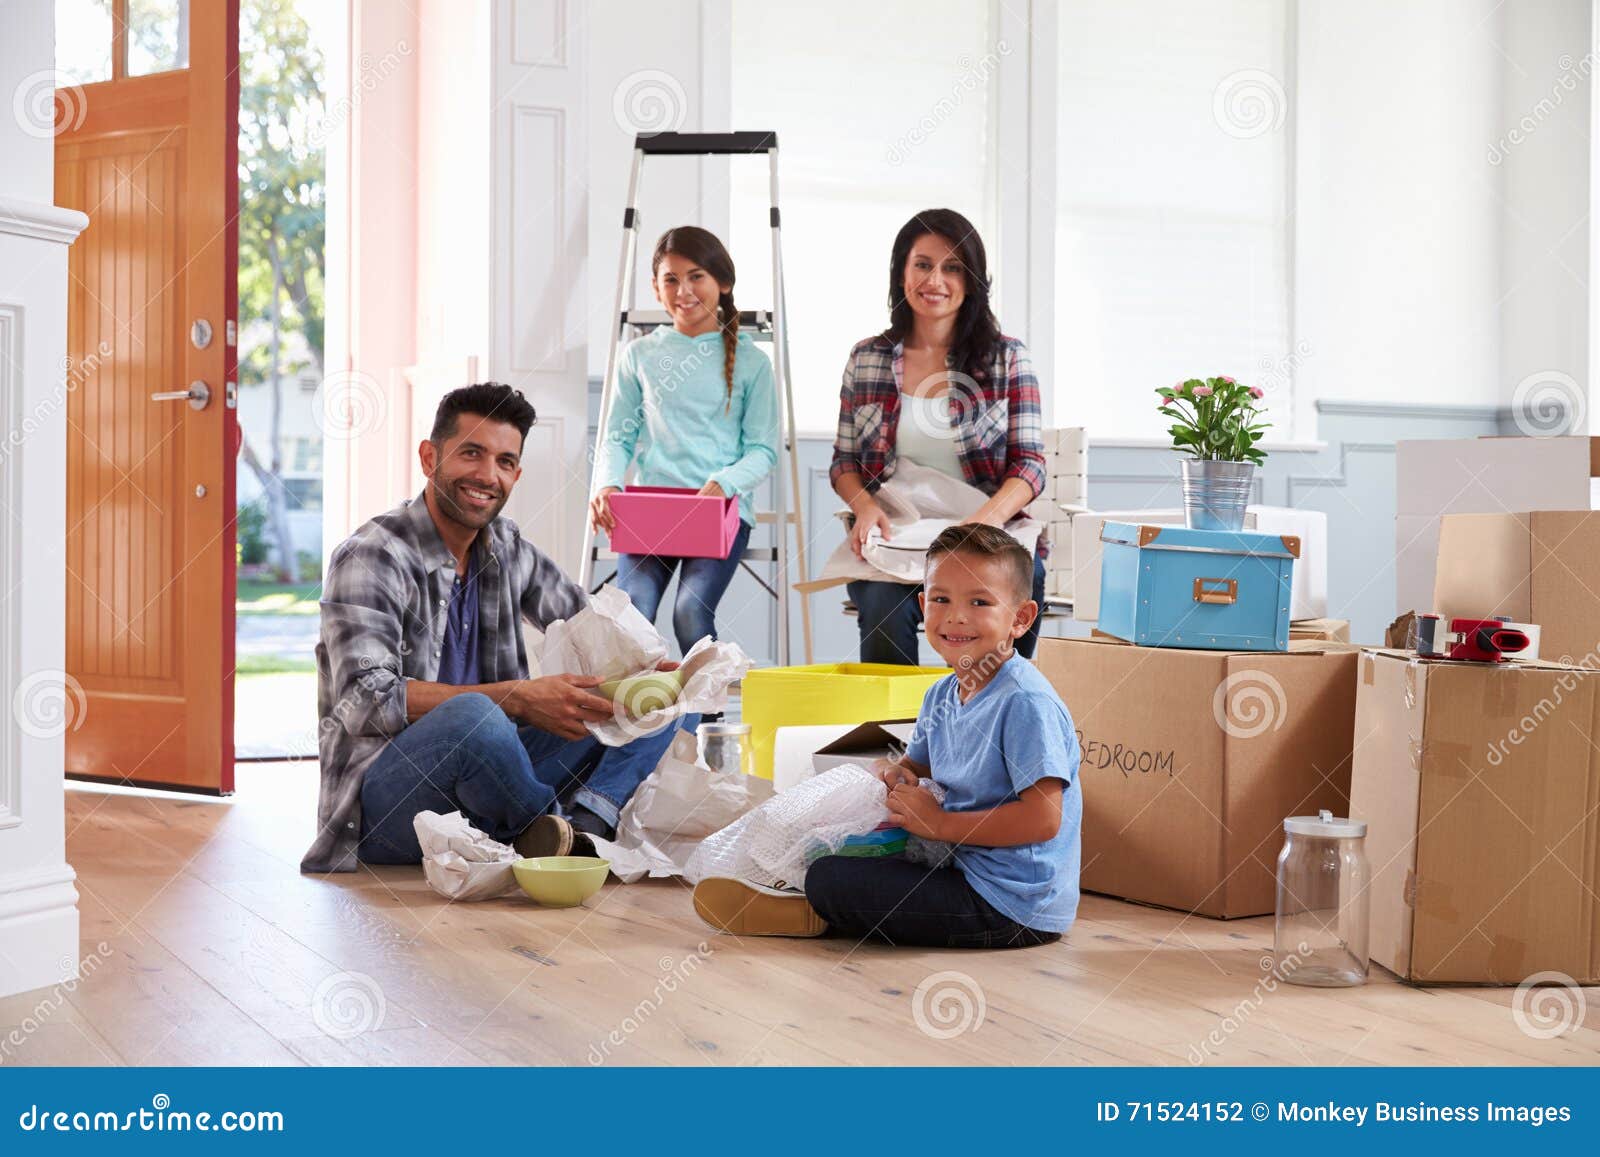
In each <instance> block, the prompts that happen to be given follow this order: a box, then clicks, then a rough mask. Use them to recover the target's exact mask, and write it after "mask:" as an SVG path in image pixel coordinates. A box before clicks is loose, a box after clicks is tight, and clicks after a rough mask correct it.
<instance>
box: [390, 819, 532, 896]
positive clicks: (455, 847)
mask: <svg viewBox="0 0 1600 1157" xmlns="http://www.w3.org/2000/svg"><path fill="white" fill-rule="evenodd" d="M412 826H413V827H414V828H415V829H416V832H417V843H419V844H421V845H422V875H423V877H424V878H425V879H426V880H427V881H428V886H429V887H431V888H432V889H433V890H434V891H435V892H438V893H439V894H440V895H441V896H445V897H448V898H449V899H451V900H492V899H494V898H495V897H496V896H503V895H505V894H506V893H507V892H512V891H515V890H516V888H517V880H516V877H515V876H513V875H512V874H511V863H512V861H513V860H515V859H516V858H517V852H516V849H515V848H512V847H511V846H510V845H508V844H502V843H501V842H500V841H499V840H496V839H494V838H493V837H491V836H488V835H485V834H484V833H483V832H480V831H479V830H478V829H477V828H475V827H473V826H472V825H471V824H470V823H468V822H467V817H466V816H464V815H462V814H461V813H460V812H458V811H457V812H451V813H450V814H449V815H440V814H439V813H438V812H429V811H425V812H418V813H417V816H416V818H415V819H414V820H413V821H412Z"/></svg>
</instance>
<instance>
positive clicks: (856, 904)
mask: <svg viewBox="0 0 1600 1157" xmlns="http://www.w3.org/2000/svg"><path fill="white" fill-rule="evenodd" d="M806 899H807V900H808V901H809V902H810V904H811V906H812V907H813V908H815V909H816V910H817V915H819V916H821V917H822V918H823V920H825V921H826V922H827V925H828V931H829V932H831V933H833V934H834V935H835V936H849V937H852V938H854V939H856V940H886V941H888V942H889V943H890V944H899V945H904V946H908V947H910V946H914V947H920V948H1031V947H1033V946H1035V945H1038V944H1051V943H1054V942H1055V941H1057V940H1060V939H1061V933H1059V932H1039V931H1037V930H1035V929H1033V928H1028V927H1025V926H1023V925H1021V924H1018V923H1017V922H1016V921H1015V920H1012V919H1010V918H1009V917H1007V916H1004V915H1002V914H1001V913H1000V912H998V911H996V910H995V908H994V906H993V905H992V904H990V903H989V902H988V901H987V900H985V899H984V898H983V897H982V896H980V895H978V893H977V892H976V891H975V890H974V889H973V887H972V885H971V884H969V883H967V877H966V876H965V875H964V874H963V873H962V871H961V869H960V868H956V867H948V868H931V867H929V866H927V865H926V864H914V863H912V862H911V861H909V860H905V859H901V858H900V857H898V856H885V857H883V858H882V859H872V858H865V857H859V856H824V857H822V858H821V859H820V860H818V861H817V862H816V863H814V864H812V865H811V866H810V867H809V868H807V869H806Z"/></svg>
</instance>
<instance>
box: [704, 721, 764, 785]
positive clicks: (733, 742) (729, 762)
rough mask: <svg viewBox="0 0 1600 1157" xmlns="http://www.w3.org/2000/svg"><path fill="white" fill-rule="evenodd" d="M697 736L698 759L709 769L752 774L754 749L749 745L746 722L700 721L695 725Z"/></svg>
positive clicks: (753, 770)
mask: <svg viewBox="0 0 1600 1157" xmlns="http://www.w3.org/2000/svg"><path fill="white" fill-rule="evenodd" d="M695 735H696V736H697V737H698V738H699V740H700V762H701V763H703V764H705V765H706V766H707V767H709V768H710V769H711V770H712V771H735V772H740V773H741V774H744V775H754V774H755V770H756V753H755V750H754V749H753V748H752V747H751V746H750V725H749V724H748V723H702V724H701V725H700V726H699V727H697V728H695Z"/></svg>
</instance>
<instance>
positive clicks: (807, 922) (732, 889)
mask: <svg viewBox="0 0 1600 1157" xmlns="http://www.w3.org/2000/svg"><path fill="white" fill-rule="evenodd" d="M694 910H695V912H697V913H698V914H699V916H700V919H702V920H704V921H705V922H706V923H707V924H709V925H711V926H712V927H713V928H720V929H722V931H724V932H732V933H733V934H734V935H735V936H821V935H822V934H823V933H824V932H826V931H827V930H828V926H827V925H826V924H825V923H823V920H822V917H821V916H818V915H817V910H816V909H815V908H813V907H812V906H811V905H810V904H809V903H807V902H806V898H805V896H804V894H802V893H800V892H780V891H779V890H778V889H776V888H763V887H762V886H761V885H760V884H749V883H746V882H745V881H743V880H731V879H728V878H727V877H725V876H711V877H708V878H706V879H704V880H701V881H700V882H699V883H698V884H696V885H695V886H694Z"/></svg>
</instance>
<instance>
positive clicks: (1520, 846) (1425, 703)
mask: <svg viewBox="0 0 1600 1157" xmlns="http://www.w3.org/2000/svg"><path fill="white" fill-rule="evenodd" d="M1359 666H1360V681H1359V690H1358V694H1357V698H1356V734H1355V759H1354V769H1353V775H1352V785H1351V810H1350V814H1351V815H1352V816H1353V817H1355V818H1358V819H1364V820H1366V821H1367V825H1368V826H1367V839H1366V852H1367V862H1368V864H1369V866H1370V868H1371V871H1372V882H1371V885H1370V897H1371V906H1372V926H1371V927H1372V932H1371V955H1372V959H1373V960H1374V961H1376V962H1377V963H1379V964H1381V965H1383V966H1384V967H1386V968H1389V969H1391V970H1392V971H1394V972H1396V973H1398V974H1399V975H1400V976H1401V977H1403V978H1405V979H1408V980H1412V981H1416V982H1419V983H1449V982H1457V983H1480V984H1481V983H1489V984H1520V983H1521V982H1522V981H1524V980H1526V979H1527V978H1528V977H1529V976H1531V975H1533V974H1534V973H1536V972H1547V971H1548V972H1560V973H1564V974H1566V975H1567V976H1570V977H1572V978H1573V979H1574V980H1577V981H1578V982H1580V983H1585V984H1592V983H1595V982H1597V981H1600V747H1597V746H1596V745H1595V736H1596V734H1597V731H1596V728H1597V726H1600V720H1597V712H1600V672H1597V671H1592V670H1587V669H1584V668H1578V667H1564V666H1560V665H1558V664H1554V663H1547V662H1514V663H1500V664H1491V663H1465V662H1463V663H1455V662H1443V661H1436V660H1434V661H1422V660H1419V659H1417V658H1416V656H1415V655H1411V654H1408V653H1406V652H1403V651H1392V650H1376V649H1374V650H1369V651H1366V652H1364V653H1363V654H1362V655H1361V657H1360V661H1359Z"/></svg>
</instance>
